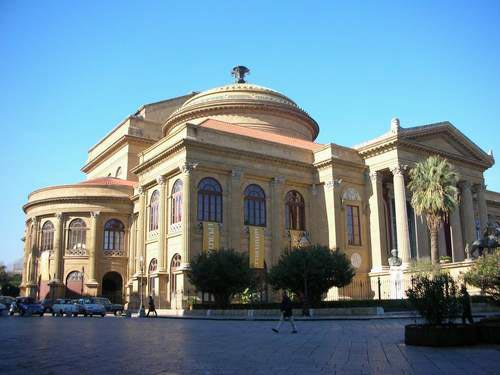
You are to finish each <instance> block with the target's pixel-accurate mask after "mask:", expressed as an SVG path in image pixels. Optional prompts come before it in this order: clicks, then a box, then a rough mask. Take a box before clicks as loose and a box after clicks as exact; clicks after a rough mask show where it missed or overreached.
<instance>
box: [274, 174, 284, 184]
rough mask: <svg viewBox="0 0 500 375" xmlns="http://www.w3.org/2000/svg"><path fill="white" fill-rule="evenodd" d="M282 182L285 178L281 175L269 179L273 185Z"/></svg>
mask: <svg viewBox="0 0 500 375" xmlns="http://www.w3.org/2000/svg"><path fill="white" fill-rule="evenodd" d="M284 182H285V178H284V177H282V176H276V177H273V179H272V180H271V183H272V184H273V185H280V184H282V183H284Z"/></svg>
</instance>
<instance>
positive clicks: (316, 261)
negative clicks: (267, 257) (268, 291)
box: [268, 245, 355, 304]
mask: <svg viewBox="0 0 500 375" xmlns="http://www.w3.org/2000/svg"><path fill="white" fill-rule="evenodd" d="M354 274H355V272H354V269H353V268H352V266H351V262H349V259H347V257H346V255H345V254H344V253H342V252H341V251H339V250H335V251H333V250H330V249H329V248H328V247H327V246H321V245H311V246H305V247H300V248H294V249H292V250H289V251H286V252H285V253H284V254H282V255H281V258H280V260H279V261H278V263H277V264H276V265H275V266H274V267H272V268H271V270H270V271H269V278H268V279H269V282H270V284H271V285H272V286H273V288H274V289H276V290H277V289H287V290H291V291H292V292H293V293H295V294H297V295H303V296H304V300H305V301H304V302H305V303H307V302H308V301H310V302H312V303H313V304H317V303H319V302H320V301H321V296H322V295H323V294H324V293H326V292H327V291H328V290H329V289H330V288H331V287H334V286H336V287H338V288H341V287H343V286H345V285H347V284H349V283H350V282H351V280H352V278H353V277H354Z"/></svg>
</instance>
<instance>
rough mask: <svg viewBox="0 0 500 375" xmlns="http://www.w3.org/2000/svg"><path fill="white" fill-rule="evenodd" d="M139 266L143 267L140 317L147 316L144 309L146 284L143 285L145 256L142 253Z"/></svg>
mask: <svg viewBox="0 0 500 375" xmlns="http://www.w3.org/2000/svg"><path fill="white" fill-rule="evenodd" d="M139 266H140V269H141V275H140V278H141V304H140V306H139V318H144V317H146V311H145V310H144V286H143V283H144V281H143V280H144V278H143V272H144V257H143V256H142V255H141V257H140V258H139Z"/></svg>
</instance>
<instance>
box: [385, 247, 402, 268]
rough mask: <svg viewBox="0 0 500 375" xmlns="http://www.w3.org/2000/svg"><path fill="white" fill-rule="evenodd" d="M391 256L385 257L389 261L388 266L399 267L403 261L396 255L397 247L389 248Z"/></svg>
mask: <svg viewBox="0 0 500 375" xmlns="http://www.w3.org/2000/svg"><path fill="white" fill-rule="evenodd" d="M391 255H392V256H391V257H389V259H387V261H388V262H389V266H391V267H399V266H400V265H401V264H403V261H402V259H401V258H399V257H398V250H397V249H392V250H391Z"/></svg>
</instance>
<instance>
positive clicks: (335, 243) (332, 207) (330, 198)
mask: <svg viewBox="0 0 500 375" xmlns="http://www.w3.org/2000/svg"><path fill="white" fill-rule="evenodd" d="M341 183H342V180H341V179H338V178H337V179H336V178H334V179H333V180H331V181H327V182H326V183H325V195H326V197H325V202H326V207H327V211H326V213H327V217H328V242H329V243H328V245H329V247H330V249H339V248H342V243H341V242H340V239H341V236H340V230H341V228H342V224H341V220H342V215H341V213H340V195H339V194H340V184H341Z"/></svg>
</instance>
